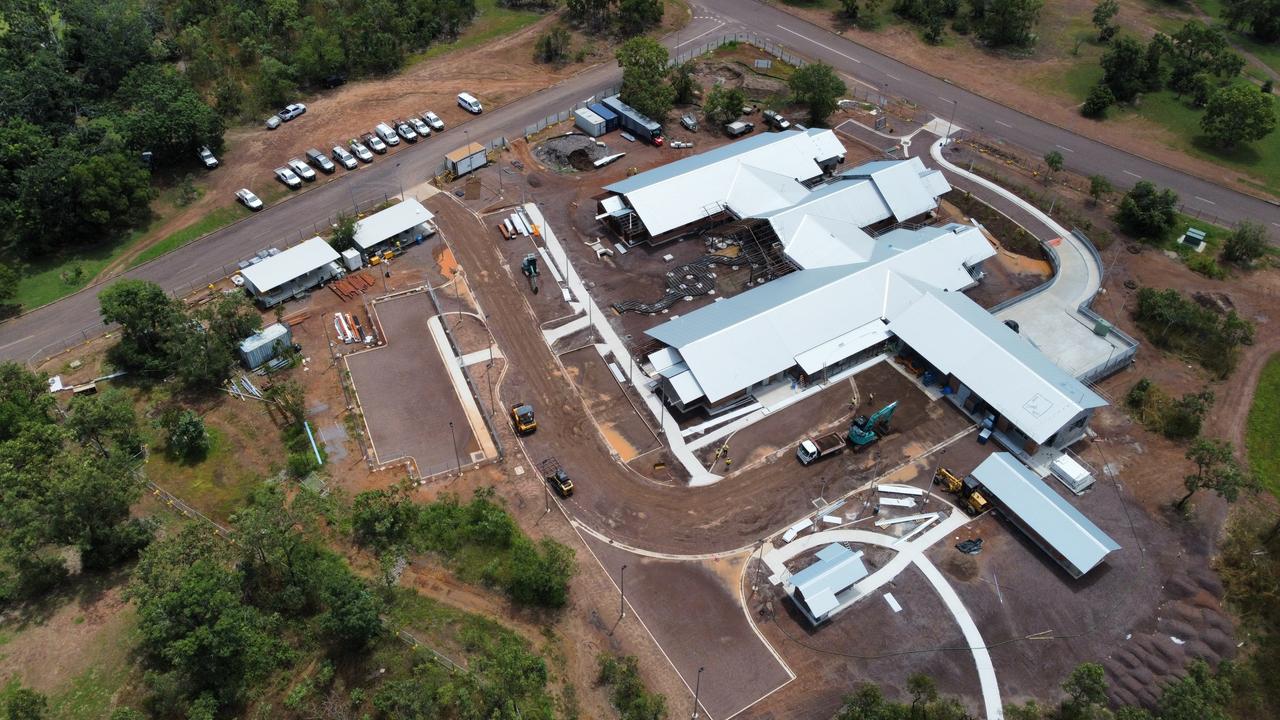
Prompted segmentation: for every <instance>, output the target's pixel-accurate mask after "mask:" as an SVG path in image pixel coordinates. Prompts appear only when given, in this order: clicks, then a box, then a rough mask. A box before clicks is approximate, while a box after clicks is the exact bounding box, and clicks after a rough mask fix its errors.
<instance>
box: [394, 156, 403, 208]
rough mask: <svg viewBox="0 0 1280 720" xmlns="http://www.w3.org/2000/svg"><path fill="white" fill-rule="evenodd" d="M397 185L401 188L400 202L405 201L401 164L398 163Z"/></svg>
mask: <svg viewBox="0 0 1280 720" xmlns="http://www.w3.org/2000/svg"><path fill="white" fill-rule="evenodd" d="M396 185H399V186H400V201H401V202H403V201H404V181H403V180H401V179H400V163H396Z"/></svg>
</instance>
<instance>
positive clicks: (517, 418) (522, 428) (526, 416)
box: [511, 403, 538, 435]
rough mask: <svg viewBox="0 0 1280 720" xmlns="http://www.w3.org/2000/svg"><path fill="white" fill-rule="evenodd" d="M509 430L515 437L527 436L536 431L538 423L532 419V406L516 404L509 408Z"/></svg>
mask: <svg viewBox="0 0 1280 720" xmlns="http://www.w3.org/2000/svg"><path fill="white" fill-rule="evenodd" d="M511 429H512V430H515V431H516V434H517V435H528V434H530V433H532V432H533V431H534V430H537V429H538V421H537V420H536V419H534V417H533V406H532V405H530V404H528V403H516V404H515V405H512V406H511Z"/></svg>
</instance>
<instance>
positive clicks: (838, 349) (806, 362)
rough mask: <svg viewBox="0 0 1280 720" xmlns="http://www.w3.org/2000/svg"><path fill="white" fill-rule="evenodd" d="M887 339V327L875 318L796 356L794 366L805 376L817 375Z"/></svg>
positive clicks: (888, 334)
mask: <svg viewBox="0 0 1280 720" xmlns="http://www.w3.org/2000/svg"><path fill="white" fill-rule="evenodd" d="M889 337H890V333H889V328H888V326H887V325H885V323H884V321H883V320H881V319H879V318H876V319H875V320H872V321H871V322H869V323H867V324H866V325H863V326H861V327H856V328H854V329H853V330H850V331H849V332H847V333H845V334H843V335H838V336H836V337H834V338H832V339H830V340H828V341H826V342H824V343H822V344H821V345H818V346H817V347H814V348H811V349H809V350H806V351H804V352H802V353H800V354H799V355H796V364H797V365H799V366H800V369H801V370H804V371H805V373H806V374H809V375H817V374H819V373H822V372H823V371H825V370H826V369H827V368H828V367H830V366H831V365H832V364H834V363H837V362H839V361H841V360H843V359H845V358H847V357H850V356H852V355H856V354H858V353H860V352H862V351H863V350H866V349H867V348H869V347H871V346H873V345H875V344H876V343H878V342H882V341H884V340H888V339H889Z"/></svg>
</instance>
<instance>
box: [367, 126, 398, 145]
mask: <svg viewBox="0 0 1280 720" xmlns="http://www.w3.org/2000/svg"><path fill="white" fill-rule="evenodd" d="M373 134H374V135H377V136H378V137H379V138H380V139H381V140H382V142H384V143H386V144H388V145H390V146H391V147H395V146H396V145H399V144H400V136H399V135H396V131H395V128H393V127H391V126H390V125H388V124H386V123H378V124H377V125H375V126H374V127H373ZM373 151H374V152H377V151H378V148H376V147H375V148H374V149H373Z"/></svg>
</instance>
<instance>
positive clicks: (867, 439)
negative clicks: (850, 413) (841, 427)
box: [849, 400, 898, 452]
mask: <svg viewBox="0 0 1280 720" xmlns="http://www.w3.org/2000/svg"><path fill="white" fill-rule="evenodd" d="M897 409H898V401H897V400H894V401H893V402H891V403H889V404H888V405H885V406H884V407H882V408H880V409H879V410H877V411H875V412H874V413H872V414H871V417H867V416H866V415H859V416H858V417H856V418H854V420H853V424H852V425H850V426H849V447H851V448H853V451H854V452H861V451H863V450H866V449H867V448H868V447H871V446H872V445H873V444H875V442H876V441H877V440H879V439H880V438H882V437H884V436H885V435H888V434H889V421H890V420H891V419H893V411H894V410H897Z"/></svg>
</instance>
